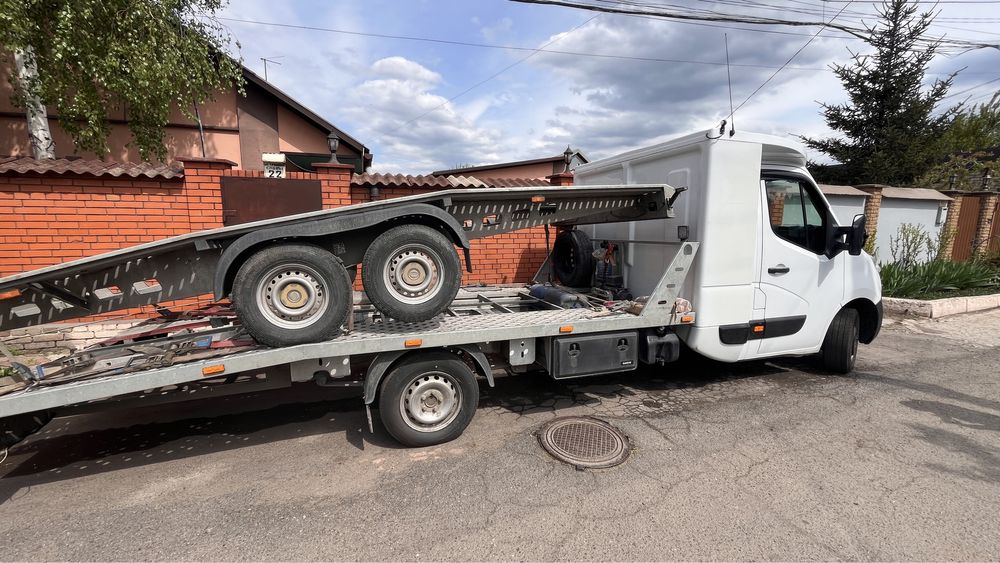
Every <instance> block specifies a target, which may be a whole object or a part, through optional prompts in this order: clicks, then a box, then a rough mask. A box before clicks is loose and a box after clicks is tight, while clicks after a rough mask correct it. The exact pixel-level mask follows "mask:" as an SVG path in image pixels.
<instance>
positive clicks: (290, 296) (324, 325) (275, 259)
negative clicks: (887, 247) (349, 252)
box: [232, 244, 354, 347]
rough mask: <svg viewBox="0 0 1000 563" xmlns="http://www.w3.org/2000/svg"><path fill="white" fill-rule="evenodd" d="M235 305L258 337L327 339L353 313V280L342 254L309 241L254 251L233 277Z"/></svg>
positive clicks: (285, 341)
mask: <svg viewBox="0 0 1000 563" xmlns="http://www.w3.org/2000/svg"><path fill="white" fill-rule="evenodd" d="M232 297H233V307H234V308H235V309H236V313H237V314H238V315H239V318H240V320H241V321H242V322H243V326H244V327H245V328H246V329H247V332H249V333H250V335H251V336H253V337H254V339H256V340H257V342H260V343H261V344H264V345H266V346H272V347H279V346H291V345H294V344H305V343H308V342H321V341H323V340H329V339H331V338H333V337H334V336H336V335H337V334H339V332H340V327H341V326H342V325H343V324H344V322H345V321H347V316H348V315H349V314H350V312H351V305H352V301H353V297H354V294H353V290H352V288H351V280H350V277H349V276H348V274H347V270H345V269H344V265H343V263H341V261H340V259H339V258H337V257H336V256H334V255H333V254H332V253H330V252H327V251H326V250H323V249H322V248H319V247H317V246H312V245H308V244H283V245H279V246H271V247H269V248H265V249H263V250H260V251H258V252H256V253H254V254H253V256H251V257H250V258H249V259H248V260H247V261H246V262H244V263H243V265H242V266H240V269H239V271H238V272H237V273H236V278H235V279H234V280H233V292H232Z"/></svg>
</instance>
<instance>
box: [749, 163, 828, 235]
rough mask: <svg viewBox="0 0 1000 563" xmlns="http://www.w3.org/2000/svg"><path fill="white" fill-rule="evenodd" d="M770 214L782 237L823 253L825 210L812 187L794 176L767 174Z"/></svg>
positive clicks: (773, 224) (765, 182)
mask: <svg viewBox="0 0 1000 563" xmlns="http://www.w3.org/2000/svg"><path fill="white" fill-rule="evenodd" d="M764 189H765V190H766V193H767V210H768V218H769V219H770V221H771V229H772V230H774V234H776V235H778V237H780V238H782V239H784V240H787V241H788V242H790V243H792V244H795V245H798V246H801V247H802V248H805V249H806V250H810V251H812V252H815V253H816V254H822V253H823V250H824V248H823V247H824V246H825V245H824V241H823V237H824V233H825V229H824V227H823V214H822V213H820V211H819V208H818V206H817V205H816V201H815V197H814V196H813V194H812V190H811V188H810V187H809V186H808V185H807V184H806V183H805V182H802V181H799V180H796V179H792V178H764Z"/></svg>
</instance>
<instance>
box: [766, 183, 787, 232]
mask: <svg viewBox="0 0 1000 563" xmlns="http://www.w3.org/2000/svg"><path fill="white" fill-rule="evenodd" d="M767 205H768V207H769V208H770V209H768V212H769V215H770V219H771V225H780V224H781V222H782V221H784V220H785V192H778V191H775V192H774V193H770V194H768V198H767Z"/></svg>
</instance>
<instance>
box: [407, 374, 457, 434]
mask: <svg viewBox="0 0 1000 563" xmlns="http://www.w3.org/2000/svg"><path fill="white" fill-rule="evenodd" d="M461 410H462V392H461V391H460V390H459V387H458V384H457V383H456V382H455V380H454V379H453V378H452V377H451V376H450V375H448V374H447V373H444V372H442V371H431V372H427V373H424V374H421V375H419V376H417V377H415V378H414V379H413V380H412V381H410V384H409V385H407V386H406V389H405V390H404V391H403V394H402V396H401V397H400V398H399V412H400V414H402V415H403V421H405V422H406V425H407V426H409V427H410V428H412V429H414V430H416V431H418V432H435V431H437V430H440V429H442V428H445V427H446V426H448V425H449V424H451V422H452V421H453V420H455V417H457V416H458V413H459V412H460V411H461Z"/></svg>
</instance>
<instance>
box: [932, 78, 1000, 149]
mask: <svg viewBox="0 0 1000 563" xmlns="http://www.w3.org/2000/svg"><path fill="white" fill-rule="evenodd" d="M992 147H1000V91H998V92H997V93H995V94H993V97H992V98H991V99H990V100H989V101H988V102H983V103H981V104H976V105H973V106H969V107H964V108H961V109H960V110H959V111H958V112H957V113H956V114H955V118H954V119H953V120H952V122H951V125H950V126H949V127H948V129H947V131H945V133H944V135H943V136H942V137H941V148H942V150H943V151H945V152H947V153H953V152H961V151H974V150H979V149H988V148H992Z"/></svg>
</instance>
